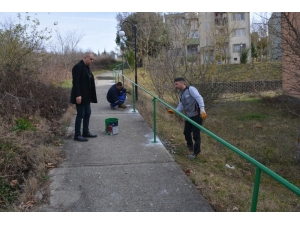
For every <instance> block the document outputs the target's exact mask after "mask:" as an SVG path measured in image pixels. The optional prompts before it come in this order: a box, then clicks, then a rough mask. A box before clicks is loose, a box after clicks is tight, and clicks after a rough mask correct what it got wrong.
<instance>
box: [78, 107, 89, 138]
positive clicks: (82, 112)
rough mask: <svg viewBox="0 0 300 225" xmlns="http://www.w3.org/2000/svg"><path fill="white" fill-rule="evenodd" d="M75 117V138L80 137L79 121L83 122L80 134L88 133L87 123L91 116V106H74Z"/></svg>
mask: <svg viewBox="0 0 300 225" xmlns="http://www.w3.org/2000/svg"><path fill="white" fill-rule="evenodd" d="M76 110H77V115H76V119H75V137H78V136H81V132H80V129H81V121H82V120H83V129H82V133H83V134H87V133H89V123H90V116H91V113H92V111H91V104H85V105H78V104H76Z"/></svg>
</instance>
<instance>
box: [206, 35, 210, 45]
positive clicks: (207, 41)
mask: <svg viewBox="0 0 300 225" xmlns="http://www.w3.org/2000/svg"><path fill="white" fill-rule="evenodd" d="M205 43H206V46H210V45H211V41H210V38H208V37H206V38H205Z"/></svg>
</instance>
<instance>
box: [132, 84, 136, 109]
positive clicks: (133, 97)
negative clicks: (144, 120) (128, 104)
mask: <svg viewBox="0 0 300 225" xmlns="http://www.w3.org/2000/svg"><path fill="white" fill-rule="evenodd" d="M131 84H132V91H131V94H132V106H133V111H132V112H135V91H134V83H131Z"/></svg>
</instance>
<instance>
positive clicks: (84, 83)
mask: <svg viewBox="0 0 300 225" xmlns="http://www.w3.org/2000/svg"><path fill="white" fill-rule="evenodd" d="M93 61H94V55H93V53H91V52H87V53H85V54H84V56H83V59H82V60H80V62H79V63H77V64H76V65H75V66H74V67H73V69H72V78H73V81H72V84H73V87H72V92H71V103H73V104H76V111H77V115H76V119H75V134H74V140H76V141H88V139H86V138H87V137H89V138H93V137H97V135H95V134H91V133H90V131H89V122H90V116H91V113H92V111H91V104H90V103H91V102H92V103H97V96H96V86H95V78H94V75H93V73H92V72H91V70H90V65H91V64H92V62H93ZM81 121H83V129H82V135H81V131H80V129H81Z"/></svg>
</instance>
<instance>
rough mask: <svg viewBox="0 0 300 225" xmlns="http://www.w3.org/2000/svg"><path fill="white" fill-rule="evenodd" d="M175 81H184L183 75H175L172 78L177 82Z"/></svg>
mask: <svg viewBox="0 0 300 225" xmlns="http://www.w3.org/2000/svg"><path fill="white" fill-rule="evenodd" d="M177 81H185V79H184V78H183V77H176V78H175V79H174V82H177Z"/></svg>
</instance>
